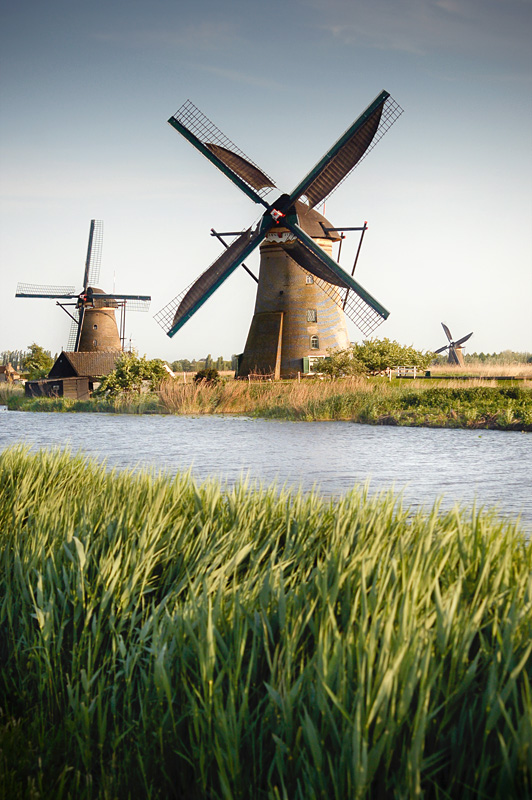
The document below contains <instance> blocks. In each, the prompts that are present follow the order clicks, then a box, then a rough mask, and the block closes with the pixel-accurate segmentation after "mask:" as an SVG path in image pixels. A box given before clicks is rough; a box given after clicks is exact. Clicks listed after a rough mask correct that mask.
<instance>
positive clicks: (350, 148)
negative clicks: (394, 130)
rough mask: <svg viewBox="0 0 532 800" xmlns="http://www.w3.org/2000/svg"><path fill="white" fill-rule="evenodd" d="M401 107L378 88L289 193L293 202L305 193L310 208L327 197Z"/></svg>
mask: <svg viewBox="0 0 532 800" xmlns="http://www.w3.org/2000/svg"><path fill="white" fill-rule="evenodd" d="M402 113H403V109H402V108H401V106H400V105H399V104H398V103H396V101H395V100H394V99H393V98H392V97H390V95H389V93H388V92H381V94H380V95H378V97H376V98H375V100H374V101H373V102H372V103H370V105H369V106H368V108H367V109H366V110H365V111H364V112H363V113H362V114H361V115H360V116H359V117H358V119H357V120H355V122H354V123H353V124H352V125H351V126H350V127H349V128H348V129H347V131H346V132H345V133H344V134H343V135H342V136H341V137H340V138H339V139H338V141H337V142H336V143H335V144H334V145H333V146H332V147H331V149H330V150H329V151H328V152H327V153H326V154H325V155H324V156H323V158H322V159H321V160H320V161H319V162H318V163H317V164H316V166H315V167H314V168H313V169H312V170H311V171H310V172H309V174H308V175H307V176H306V177H305V178H303V180H302V181H301V183H300V184H299V185H298V186H297V187H296V188H295V189H294V191H293V192H292V193H291V195H290V199H291V201H292V202H294V201H296V200H299V199H300V198H301V197H303V196H304V197H306V198H307V201H308V204H309V205H310V207H311V208H313V207H314V206H316V205H317V204H318V203H320V202H323V201H324V200H326V199H327V198H328V197H330V195H331V194H332V193H333V192H334V191H335V190H336V189H337V188H338V187H339V186H340V185H341V184H342V183H343V182H344V181H345V180H346V178H348V177H349V175H350V174H351V173H352V172H353V170H354V169H355V167H356V166H358V164H360V162H361V161H363V159H364V158H365V157H366V156H367V155H368V153H370V152H371V151H372V150H373V148H374V147H375V145H376V144H377V143H378V142H379V141H380V140H381V139H382V137H383V136H384V134H385V133H386V132H387V131H388V130H389V129H390V128H391V126H392V125H393V124H394V122H395V121H396V120H397V119H398V118H399V117H400V116H401V114H402Z"/></svg>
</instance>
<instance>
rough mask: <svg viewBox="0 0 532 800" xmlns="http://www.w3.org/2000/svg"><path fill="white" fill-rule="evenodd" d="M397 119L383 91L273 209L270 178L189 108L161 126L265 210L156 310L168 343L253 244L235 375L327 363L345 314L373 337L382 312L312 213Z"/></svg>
mask: <svg viewBox="0 0 532 800" xmlns="http://www.w3.org/2000/svg"><path fill="white" fill-rule="evenodd" d="M401 113H402V109H401V108H400V107H399V106H398V105H397V103H396V102H395V101H394V100H392V98H391V97H390V95H389V93H388V92H386V91H383V92H381V93H380V94H379V95H378V96H377V97H376V98H375V100H374V101H373V102H372V103H371V104H370V105H369V106H368V108H367V109H366V110H365V111H364V112H363V113H362V114H361V115H360V116H359V117H358V119H356V120H355V122H353V124H352V125H351V126H350V127H349V128H348V129H347V131H346V132H345V133H344V134H343V135H342V136H341V137H340V138H339V139H338V141H337V142H336V143H335V144H334V145H333V146H332V147H331V149H330V150H328V152H327V153H326V154H325V155H324V156H323V158H322V159H321V160H320V161H319V162H318V163H317V164H316V166H315V167H314V168H313V169H312V170H311V171H310V172H309V173H308V175H307V176H306V177H305V178H304V179H303V180H302V181H301V182H300V183H299V184H298V186H296V188H295V189H294V190H293V191H292V192H291V194H281V195H280V196H279V197H278V198H277V200H275V201H274V202H273V203H271V202H269V201H268V200H267V199H265V197H266V195H267V194H268V193H269V192H270V191H271V190H272V189H273V188H274V187H275V184H274V182H273V181H272V179H271V178H269V177H268V175H266V173H265V172H263V171H262V170H261V169H260V168H259V167H258V166H257V165H256V164H255V163H254V162H252V161H251V160H250V159H249V158H248V157H247V156H245V155H244V153H243V152H242V151H241V150H240V149H239V148H238V147H237V146H236V145H235V144H233V142H231V140H230V139H228V138H227V137H226V136H225V135H224V134H223V133H222V132H221V131H220V130H219V129H218V128H217V127H216V126H215V125H214V124H213V123H212V122H211V121H210V120H209V119H208V118H207V117H205V115H204V114H202V112H201V111H200V110H199V109H197V108H196V107H195V106H194V105H193V104H192V103H191V102H190V101H188V100H187V101H186V102H185V103H184V104H183V105H182V106H181V108H180V109H179V110H178V111H177V112H176V114H175V115H174V116H173V117H171V118H170V119H169V120H168V122H169V123H170V125H172V127H173V128H175V129H176V130H177V131H178V132H179V133H180V134H182V136H184V137H185V139H187V140H188V141H189V142H190V143H191V144H192V145H193V146H194V147H195V148H196V149H197V150H199V151H200V153H202V154H203V155H204V156H205V157H206V158H207V159H208V160H209V161H211V162H212V163H213V164H214V165H215V166H216V167H217V168H218V169H219V170H221V172H223V173H224V175H226V176H227V177H228V178H229V179H230V180H231V181H232V182H233V183H234V184H236V186H238V188H239V189H241V190H242V191H243V192H244V193H245V194H246V195H247V196H248V197H249V198H250V199H251V200H253V201H254V202H255V203H257V204H259V205H262V206H263V207H264V208H265V211H264V213H263V215H262V217H261V219H260V221H259V222H258V224H257V225H256V226H255V227H250V228H248V229H247V230H245V231H242V232H236V233H235V232H233V234H232V235H234V236H236V238H235V239H234V240H233V241H232V242H231V244H230V245H229V246H227V249H226V250H225V252H223V253H222V254H221V255H220V256H219V257H218V258H217V259H216V260H215V261H214V263H213V264H211V266H210V267H209V268H208V269H207V270H206V271H205V272H204V273H203V274H202V275H200V276H199V278H197V280H195V281H194V282H193V283H192V284H191V285H190V286H189V287H187V289H185V290H184V291H183V292H182V293H181V294H180V295H178V296H177V297H175V298H174V299H173V300H172V301H171V302H170V303H168V304H167V305H166V306H165V307H164V308H163V309H161V311H159V312H158V314H157V315H156V316H155V319H156V320H157V322H158V323H159V324H160V325H161V327H162V328H163V329H164V330H165V332H166V333H167V335H168V336H174V334H175V333H177V331H178V330H179V329H180V328H181V327H182V326H183V325H184V324H185V323H186V322H187V321H188V320H189V319H190V318H191V317H192V315H193V314H195V313H196V311H198V309H199V308H200V307H201V306H202V305H203V304H204V303H205V301H206V300H207V299H208V298H209V297H210V296H211V295H212V294H213V293H214V292H215V291H216V290H217V289H218V288H219V287H220V286H221V284H222V283H223V282H224V281H225V280H226V279H227V278H228V277H229V276H230V275H231V274H232V273H233V272H234V271H235V270H236V269H237V267H238V266H239V265H240V264H243V262H244V260H245V259H246V258H247V257H248V256H249V255H250V254H251V253H252V252H253V251H254V250H255V249H256V248H257V247H259V246H261V264H260V274H259V278H258V281H257V282H258V288H257V298H256V303H255V312H254V316H253V319H252V323H251V327H250V331H249V334H248V339H247V342H246V346H245V350H244V353H243V355H242V357H241V361H240V364H239V375H245V374H249V373H250V372H253V371H255V372H257V371H258V372H271V373H272V374H274V375H275V377H279V376H280V375H290V374H292V375H293V374H294V373H295V372H296V371H297V370H300V369H301V362H302V359H303V360H304V359H305V357H307V358H308V357H309V356H312V355H316V356H320V355H326V352H327V349H328V348H330V347H331V346H348V344H349V337H348V335H347V328H346V325H345V317H344V314H345V315H347V316H348V317H349V318H350V319H351V320H352V321H353V322H354V323H355V324H356V325H357V326H358V327H359V328H360V330H361V331H362V332H363V334H364V335H366V336H368V335H370V334H371V333H372V332H373V330H374V329H375V328H376V327H377V325H379V324H380V323H382V322H383V321H384V320H385V319H386V318H387V317H388V314H389V312H388V311H387V310H386V309H385V308H384V307H383V306H382V305H381V304H380V303H379V302H378V301H377V300H375V298H374V297H372V296H371V295H370V294H369V292H367V291H366V290H365V289H364V288H363V287H362V286H361V285H360V284H359V283H358V282H357V281H355V279H354V278H353V276H352V274H351V275H349V274H348V273H347V272H345V271H344V270H343V269H342V268H341V267H340V266H339V264H338V263H337V262H336V261H334V260H333V258H332V256H331V248H332V243H333V242H334V241H337V240H339V239H340V236H338V232H339V231H340V230H341V229H340V228H335V227H333V226H331V224H330V223H329V222H328V221H327V220H326V219H325V218H324V217H323V216H322V215H321V214H318V212H316V211H315V210H314V208H315V206H316V205H318V204H319V203H322V202H324V201H325V200H326V198H327V197H328V196H329V195H330V194H331V193H332V192H333V191H334V190H335V189H336V188H337V187H338V186H339V185H340V184H341V183H342V182H343V181H344V180H345V179H346V178H347V176H348V175H349V174H350V173H351V171H352V170H353V169H354V168H355V167H356V165H357V164H358V163H359V162H360V161H361V160H362V159H363V158H364V157H365V156H366V155H367V153H368V152H370V150H371V149H372V148H373V147H374V145H375V144H376V143H377V142H378V141H379V140H380V139H381V138H382V136H383V135H384V133H386V131H387V130H388V129H389V128H390V127H391V125H392V124H393V123H394V122H395V120H396V119H397V118H398V117H399V115H400V114H401ZM344 230H346V229H344ZM358 230H365V225H364V228H359V229H358ZM222 235H223V234H222ZM225 235H226V236H229V235H230V234H225Z"/></svg>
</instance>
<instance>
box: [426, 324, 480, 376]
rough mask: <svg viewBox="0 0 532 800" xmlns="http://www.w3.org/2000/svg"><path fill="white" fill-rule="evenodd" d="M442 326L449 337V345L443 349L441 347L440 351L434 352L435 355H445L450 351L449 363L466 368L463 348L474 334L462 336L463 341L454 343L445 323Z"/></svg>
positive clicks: (459, 340)
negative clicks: (446, 351) (444, 353)
mask: <svg viewBox="0 0 532 800" xmlns="http://www.w3.org/2000/svg"><path fill="white" fill-rule="evenodd" d="M441 325H442V328H443V330H444V331H445V335H446V336H447V339H448V340H449V344H446V345H444V346H443V347H440V348H439V349H438V350H435V351H434V352H435V353H443V352H444V351H445V350H448V351H449V353H448V358H447V361H448V363H449V364H454V365H455V366H458V367H463V366H464V356H463V353H462V347H463V345H464V343H465V342H467V340H468V339H470V338H471V336H473V332H471V333H468V334H467V336H462V338H461V339H458V340H457V341H456V342H455V341H453V337H452V334H451V331H450V330H449V328H448V327H447V325H446V324H445V322H442V324H441Z"/></svg>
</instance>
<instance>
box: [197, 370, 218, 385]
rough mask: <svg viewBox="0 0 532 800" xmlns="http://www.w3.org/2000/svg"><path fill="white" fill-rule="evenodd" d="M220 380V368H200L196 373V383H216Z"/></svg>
mask: <svg viewBox="0 0 532 800" xmlns="http://www.w3.org/2000/svg"><path fill="white" fill-rule="evenodd" d="M219 380H220V375H219V374H218V370H217V369H215V368H214V367H207V368H206V369H200V370H198V371H197V372H196V374H195V375H194V383H216V381H219Z"/></svg>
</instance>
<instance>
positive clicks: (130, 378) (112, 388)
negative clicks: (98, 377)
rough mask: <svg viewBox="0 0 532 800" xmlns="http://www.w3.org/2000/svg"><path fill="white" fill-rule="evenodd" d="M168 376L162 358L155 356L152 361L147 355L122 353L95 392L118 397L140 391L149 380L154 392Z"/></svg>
mask: <svg viewBox="0 0 532 800" xmlns="http://www.w3.org/2000/svg"><path fill="white" fill-rule="evenodd" d="M167 377H168V373H167V372H166V370H165V368H164V362H163V361H162V360H161V359H160V358H153V359H152V360H151V361H150V360H148V359H147V358H146V356H142V357H140V356H137V355H135V354H134V353H122V354H121V355H120V356H119V358H118V361H117V362H116V367H115V368H114V370H113V371H112V372H110V373H109V375H107V376H106V377H105V378H104V379H103V381H102V382H101V384H100V386H99V387H98V390H97V391H96V392H95V394H97V395H103V394H105V395H107V396H109V397H117V396H118V395H120V394H128V393H131V392H139V393H140V392H141V391H142V388H143V385H144V382H147V384H148V386H149V388H150V390H151V391H152V392H153V391H155V389H156V388H157V386H158V385H159V384H160V383H161V381H164V380H166V379H167Z"/></svg>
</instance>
